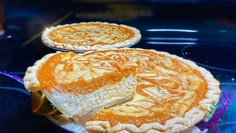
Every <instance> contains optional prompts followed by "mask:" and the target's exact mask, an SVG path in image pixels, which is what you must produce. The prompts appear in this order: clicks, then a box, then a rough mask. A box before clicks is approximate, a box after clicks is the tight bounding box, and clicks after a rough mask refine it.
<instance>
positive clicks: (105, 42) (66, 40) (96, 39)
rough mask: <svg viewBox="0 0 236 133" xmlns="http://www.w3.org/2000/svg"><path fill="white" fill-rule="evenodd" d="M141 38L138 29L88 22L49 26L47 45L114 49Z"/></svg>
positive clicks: (46, 32)
mask: <svg viewBox="0 0 236 133" xmlns="http://www.w3.org/2000/svg"><path fill="white" fill-rule="evenodd" d="M140 39H141V34H140V32H139V30H138V29H136V28H134V27H131V26H126V25H118V24H114V23H105V22H104V23H102V22H87V23H85V22H84V23H74V24H66V25H59V26H55V27H50V28H47V29H46V30H45V31H44V32H43V34H42V41H43V43H44V44H45V45H47V46H49V47H52V48H56V49H60V50H68V51H89V50H99V49H113V48H121V47H126V46H130V45H133V44H135V43H137V42H138V41H139V40H140Z"/></svg>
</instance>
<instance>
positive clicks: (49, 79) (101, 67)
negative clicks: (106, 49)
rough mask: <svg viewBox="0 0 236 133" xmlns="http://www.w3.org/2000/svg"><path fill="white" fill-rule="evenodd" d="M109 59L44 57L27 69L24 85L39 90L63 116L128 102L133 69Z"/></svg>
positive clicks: (65, 55)
mask: <svg viewBox="0 0 236 133" xmlns="http://www.w3.org/2000/svg"><path fill="white" fill-rule="evenodd" d="M109 58H110V57H108V56H103V55H102V54H101V55H100V56H97V55H91V56H83V55H77V54H75V53H60V52H58V53H55V54H48V55H46V56H45V57H43V58H42V59H41V60H39V61H37V62H36V63H35V64H34V66H32V67H29V68H28V69H27V72H26V75H25V77H24V85H25V87H26V88H27V89H28V90H29V91H41V92H42V93H43V94H45V95H46V97H47V99H48V100H49V101H50V102H51V103H52V104H53V105H54V106H55V107H56V108H57V109H59V110H60V111H61V112H62V113H63V114H64V115H65V116H66V117H73V116H75V115H78V116H82V115H83V114H86V113H88V112H90V111H91V110H92V109H96V108H99V107H107V106H110V105H113V104H114V103H117V102H119V101H121V100H123V99H125V100H126V99H129V98H131V97H132V95H133V94H134V92H135V89H136V79H135V77H136V66H134V65H132V64H130V65H126V66H123V65H121V64H119V63H117V62H116V61H115V60H110V59H109Z"/></svg>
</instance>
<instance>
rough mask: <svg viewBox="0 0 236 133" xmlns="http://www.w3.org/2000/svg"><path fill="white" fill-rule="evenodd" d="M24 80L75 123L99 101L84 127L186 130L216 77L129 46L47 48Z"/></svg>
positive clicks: (207, 102) (215, 96) (203, 108)
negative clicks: (82, 51)
mask: <svg viewBox="0 0 236 133" xmlns="http://www.w3.org/2000/svg"><path fill="white" fill-rule="evenodd" d="M24 83H25V87H26V88H27V89H28V90H29V91H41V92H42V93H44V94H45V95H46V96H47V98H48V99H49V101H50V102H51V103H52V104H53V105H54V106H55V107H57V108H58V109H59V110H60V111H61V112H62V114H63V115H64V116H65V117H67V118H71V119H73V120H74V121H75V122H77V123H79V119H80V116H82V115H84V114H86V113H88V112H89V111H91V110H93V109H94V108H96V107H102V108H101V110H99V111H97V112H96V113H95V114H93V116H92V118H91V120H89V121H88V122H87V123H86V125H85V127H86V129H87V130H88V131H89V132H121V131H123V132H125V131H126V132H135V133H138V132H157V131H158V132H181V131H185V130H189V129H190V128H191V127H192V126H194V125H195V124H196V123H198V122H199V121H201V120H202V119H203V118H204V114H205V113H206V112H207V110H208V108H209V107H210V106H211V103H212V102H213V101H214V100H215V101H217V102H218V100H219V95H220V89H219V82H218V81H217V80H215V79H214V78H213V76H212V75H211V73H210V72H208V71H207V70H206V69H204V68H201V67H199V66H197V65H196V64H195V63H193V62H191V61H189V60H185V59H183V58H181V57H178V56H175V55H171V54H168V53H166V52H158V51H154V50H144V49H129V48H127V49H119V50H100V51H94V52H87V53H85V54H74V53H63V52H62V53H61V52H59V53H54V54H49V55H46V56H45V57H43V58H42V59H41V60H39V61H37V62H36V63H35V64H34V66H32V67H29V68H28V69H27V72H26V75H25V77H24ZM130 96H132V98H131V99H129V100H127V101H126V102H122V103H121V102H120V101H122V100H123V99H125V98H126V97H130ZM116 102H117V104H114V103H116ZM118 103H119V104H118ZM111 105H112V106H111Z"/></svg>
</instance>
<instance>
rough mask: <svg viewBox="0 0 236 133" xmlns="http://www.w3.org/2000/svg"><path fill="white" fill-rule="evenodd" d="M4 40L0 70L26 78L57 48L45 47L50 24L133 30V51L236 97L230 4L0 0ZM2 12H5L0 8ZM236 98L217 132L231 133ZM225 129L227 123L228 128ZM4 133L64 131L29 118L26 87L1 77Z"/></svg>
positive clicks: (223, 0)
mask: <svg viewBox="0 0 236 133" xmlns="http://www.w3.org/2000/svg"><path fill="white" fill-rule="evenodd" d="M1 3H2V4H1V6H2V7H3V9H4V10H3V11H1V12H2V13H4V15H3V16H1V18H4V19H3V20H4V27H5V34H4V35H3V36H0V71H8V72H10V73H12V74H15V75H17V76H19V77H23V76H24V73H25V70H26V68H27V67H29V66H31V65H32V64H33V63H34V62H35V61H36V60H38V59H40V58H41V57H43V56H44V55H45V54H48V53H51V52H55V51H56V50H54V49H51V48H48V47H46V46H44V45H43V44H42V42H41V40H40V35H41V32H42V31H43V30H44V29H45V28H46V27H48V26H53V25H58V24H67V23H75V22H84V21H85V22H87V21H105V22H113V23H119V24H127V25H130V26H134V27H137V28H138V29H140V31H141V33H142V40H141V41H140V42H139V43H138V44H136V45H134V46H133V47H141V48H147V49H155V50H159V51H167V52H169V53H171V54H176V55H178V56H181V57H184V58H186V59H190V60H192V61H194V62H196V63H197V64H198V65H200V66H203V67H205V68H206V69H208V70H209V71H211V72H212V73H213V75H214V76H215V77H216V79H218V80H219V81H220V82H221V90H222V91H224V92H229V93H232V94H233V97H236V96H235V89H236V88H235V87H236V83H235V78H236V1H234V0H137V1H135V0H127V1H125V0H108V1H105V0H81V1H79V0H50V1H49V0H36V1H31V0H5V1H3V0H1ZM0 9H2V8H0ZM233 112H235V100H233V101H232V103H231V104H230V106H229V109H228V110H227V112H226V113H224V115H223V117H222V119H220V120H219V122H218V129H219V131H220V132H232V133H233V132H236V129H235V128H233V126H235V124H234V123H235V118H234V117H232V113H233ZM225 123H227V124H225ZM0 132H1V133H14V132H18V133H31V132H34V133H41V132H50V133H54V132H55V133H60V132H62V133H64V132H65V133H66V132H67V131H65V130H63V129H62V128H60V127H58V126H56V125H55V124H53V123H52V122H51V121H49V120H48V119H47V118H45V117H42V116H38V115H35V114H32V113H31V103H30V96H29V95H28V94H27V92H26V91H25V89H24V86H23V85H22V84H21V83H19V82H17V81H15V80H14V79H12V78H9V77H7V76H5V75H2V74H1V75H0Z"/></svg>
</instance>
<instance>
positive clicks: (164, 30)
mask: <svg viewBox="0 0 236 133" xmlns="http://www.w3.org/2000/svg"><path fill="white" fill-rule="evenodd" d="M146 31H149V32H188V33H189V32H190V33H195V32H198V31H197V30H190V29H147V30H146Z"/></svg>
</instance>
